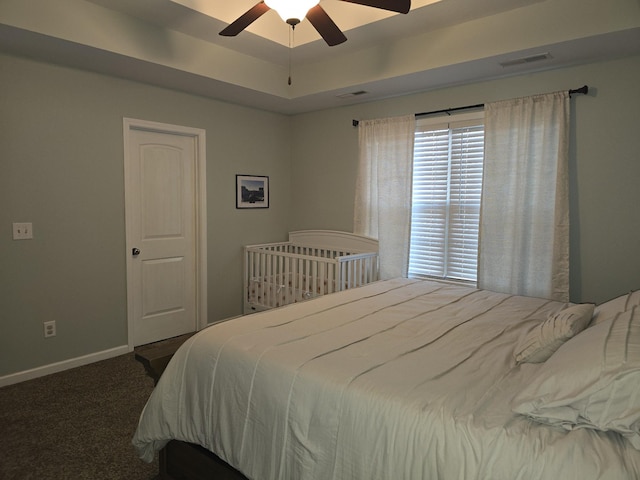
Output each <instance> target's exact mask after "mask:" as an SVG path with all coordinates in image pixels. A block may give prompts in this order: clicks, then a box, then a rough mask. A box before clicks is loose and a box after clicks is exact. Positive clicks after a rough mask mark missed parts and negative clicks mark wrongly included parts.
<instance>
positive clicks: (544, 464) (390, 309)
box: [133, 279, 640, 480]
mask: <svg viewBox="0 0 640 480" xmlns="http://www.w3.org/2000/svg"><path fill="white" fill-rule="evenodd" d="M566 306H567V305H566V304H563V303H560V302H553V301H549V300H544V299H537V298H529V297H518V296H512V295H506V294H499V293H493V292H488V291H483V290H477V289H474V288H468V287H461V286H455V285H450V284H444V283H439V282H431V281H416V280H408V279H394V280H388V281H382V282H376V283H373V284H370V285H367V286H364V287H360V288H357V289H352V290H347V291H344V292H339V293H335V294H331V295H327V296H324V297H320V298H317V299H314V300H311V301H309V302H303V303H298V304H294V305H289V306H286V307H283V308H279V309H274V310H270V311H266V312H261V313H257V314H253V315H249V316H245V317H240V318H237V319H233V320H229V321H226V322H221V323H218V324H215V325H212V326H210V327H208V328H206V329H204V330H203V331H201V332H200V333H198V334H197V335H195V336H193V337H191V338H190V339H189V340H188V341H187V342H186V343H185V344H184V345H183V346H182V347H181V348H180V349H179V350H178V352H176V354H175V355H174V357H173V359H172V361H171V362H170V364H169V366H168V367H167V369H166V370H165V372H164V374H163V376H162V378H161V379H160V382H159V383H158V385H157V387H156V388H155V390H154V392H153V394H152V395H151V397H150V399H149V401H148V403H147V405H146V407H145V409H144V411H143V413H142V415H141V418H140V423H139V426H138V429H137V431H136V433H135V436H134V439H133V443H134V445H135V446H136V448H137V449H138V451H139V453H140V456H141V457H142V458H143V459H145V460H147V461H151V460H152V459H153V456H154V452H155V451H157V450H159V449H161V448H162V447H163V446H164V445H165V444H166V443H167V442H168V441H169V440H171V439H177V440H183V441H187V442H191V443H196V444H199V445H202V446H203V447H205V448H207V449H209V450H211V451H212V452H214V453H216V454H217V455H218V456H219V457H220V458H222V459H223V460H225V461H226V462H228V463H229V464H230V465H232V466H233V467H235V468H237V469H238V470H240V471H241V472H242V473H243V474H244V475H246V476H247V477H248V478H250V479H255V480H268V479H291V480H302V479H313V480H321V479H336V480H337V479H343V480H347V479H350V480H356V479H357V480H373V479H381V480H382V479H430V480H435V479H447V480H449V479H460V480H463V479H465V480H466V479H473V478H477V479H491V480H498V479H505V480H517V479H522V480H535V479H580V480H583V479H596V478H597V479H611V480H620V479H637V478H640V451H638V450H636V449H634V448H633V447H632V446H631V444H630V443H629V442H628V441H627V440H626V439H624V438H622V437H621V436H620V435H618V434H616V433H613V432H602V431H596V430H591V429H577V430H572V431H567V430H564V429H561V428H554V427H550V426H546V425H542V424H538V423H536V422H534V421H532V420H530V419H528V418H526V417H524V416H522V415H518V414H515V413H513V412H512V410H511V402H512V400H513V398H514V397H515V396H516V395H517V393H518V392H519V391H520V390H521V389H522V388H523V387H524V386H525V385H526V384H527V381H528V379H529V378H531V376H532V375H533V374H534V373H535V372H536V369H537V368H539V365H537V364H521V365H516V362H515V360H514V349H515V348H516V345H517V344H518V341H519V340H520V339H521V338H522V337H523V336H524V335H526V333H527V332H528V331H529V330H530V329H531V328H533V327H534V326H536V325H537V324H539V323H540V322H541V321H543V320H544V319H546V318H547V316H548V315H549V314H552V313H555V312H558V311H560V310H561V309H563V308H565V307H566Z"/></svg>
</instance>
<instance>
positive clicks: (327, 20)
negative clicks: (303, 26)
mask: <svg viewBox="0 0 640 480" xmlns="http://www.w3.org/2000/svg"><path fill="white" fill-rule="evenodd" d="M306 18H307V20H309V22H311V25H313V27H314V28H315V29H316V30H317V31H318V33H319V34H320V36H321V37H322V38H323V39H324V41H325V42H327V45H329V46H330V47H333V46H334V45H338V44H340V43H342V42H345V41H346V40H347V37H345V36H344V33H342V32H341V31H340V29H339V28H338V26H337V25H336V24H335V23H334V22H333V20H331V17H329V15H327V12H325V11H324V9H323V8H322V7H321V6H320V5H316V6H315V7H313V8H312V9H311V10H309V11H308V12H307V17H306Z"/></svg>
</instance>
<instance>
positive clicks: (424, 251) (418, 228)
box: [409, 113, 484, 283]
mask: <svg viewBox="0 0 640 480" xmlns="http://www.w3.org/2000/svg"><path fill="white" fill-rule="evenodd" d="M470 117H471V118H470ZM483 153H484V125H483V117H482V113H480V114H478V113H476V114H471V115H469V114H467V115H465V116H464V119H460V120H458V121H454V122H448V123H446V124H442V123H440V124H434V123H433V121H431V122H430V124H429V122H419V123H418V125H417V128H416V135H415V145H414V163H413V196H412V215H411V247H410V255H409V277H418V278H420V277H437V278H443V279H452V280H464V281H470V282H474V283H475V282H476V279H477V259H478V230H479V222H480V197H481V193H482V163H483V156H484V155H483Z"/></svg>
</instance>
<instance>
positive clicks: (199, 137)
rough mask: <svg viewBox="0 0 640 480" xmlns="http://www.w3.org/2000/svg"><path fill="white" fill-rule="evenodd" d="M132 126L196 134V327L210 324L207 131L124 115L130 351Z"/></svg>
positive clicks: (130, 334)
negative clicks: (208, 295) (130, 172)
mask: <svg viewBox="0 0 640 480" xmlns="http://www.w3.org/2000/svg"><path fill="white" fill-rule="evenodd" d="M132 130H142V131H147V132H156V133H165V134H168V135H182V136H187V137H192V138H194V140H195V142H196V145H195V155H196V161H195V166H194V168H195V185H194V186H195V192H194V199H195V202H194V203H195V219H194V220H195V252H194V255H195V269H196V272H195V273H196V279H195V281H196V288H195V291H196V305H195V307H196V308H195V314H196V329H197V330H201V329H203V328H204V327H206V326H207V322H208V317H207V308H208V305H207V172H206V165H207V155H206V134H205V130H203V129H200V128H192V127H184V126H180V125H171V124H167V123H159V122H152V121H148V120H139V119H135V118H127V117H124V118H123V138H124V191H125V195H124V197H125V239H126V247H125V257H126V262H127V278H126V284H127V344H128V347H129V351H130V352H132V351H133V348H134V345H133V343H134V340H133V331H134V330H133V329H134V320H135V319H134V318H133V301H132V298H133V296H134V288H133V285H132V282H131V281H130V279H131V278H132V271H133V259H132V257H131V255H130V254H129V252H130V249H131V248H132V243H131V239H130V238H129V235H130V232H131V231H132V230H131V225H132V222H133V219H132V218H131V217H132V214H131V212H130V211H129V208H130V207H129V204H130V202H129V199H127V192H128V191H129V188H130V187H131V184H130V182H131V179H130V178H129V163H130V161H131V159H130V156H129V144H130V133H131V131H132Z"/></svg>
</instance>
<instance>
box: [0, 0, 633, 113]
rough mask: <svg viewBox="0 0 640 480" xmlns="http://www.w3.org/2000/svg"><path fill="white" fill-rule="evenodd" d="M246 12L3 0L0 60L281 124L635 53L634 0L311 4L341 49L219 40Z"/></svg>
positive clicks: (209, 0)
mask: <svg viewBox="0 0 640 480" xmlns="http://www.w3.org/2000/svg"><path fill="white" fill-rule="evenodd" d="M255 3H256V0H236V1H234V2H224V1H213V0H56V2H50V0H2V2H0V50H4V51H6V52H9V53H16V54H20V55H28V56H32V57H36V58H40V59H45V60H47V61H53V62H56V63H61V64H65V65H71V66H74V67H78V68H85V69H89V70H93V71H98V72H101V73H108V74H112V75H116V76H121V77H126V78H131V79H135V80H139V81H143V82H147V83H152V84H155V85H160V86H164V87H169V88H174V89H178V90H183V91H188V92H192V93H195V94H199V95H204V96H208V97H212V98H219V99H223V100H227V101H230V102H234V103H239V104H246V105H250V106H253V107H257V108H262V109H266V110H271V111H276V112H281V113H286V114H294V113H299V112H305V111H311V110H317V109H322V108H327V107H333V106H339V105H349V104H353V103H357V102H365V101H371V100H375V99H381V98H386V97H390V96H395V95H401V94H405V93H412V92H418V91H425V90H430V89H434V88H440V87H442V86H446V85H452V84H461V83H468V82H474V81H479V80H483V79H490V78H497V77H501V76H506V75H514V74H519V73H525V72H530V71H536V70H541V69H549V68H558V67H562V66H565V65H570V64H578V63H585V62H590V61H596V60H601V59H604V58H615V57H620V56H625V55H632V54H638V53H640V4H639V2H638V0H607V1H606V2H604V1H602V0H592V1H585V0H441V1H438V0H414V1H413V2H412V9H411V11H410V12H409V14H407V15H402V14H392V13H390V12H386V11H382V10H379V9H374V8H370V7H366V6H362V5H357V4H351V3H347V2H343V1H339V0H322V2H321V5H322V7H323V8H324V9H325V10H326V11H327V13H328V14H329V15H330V16H331V18H332V19H333V20H334V22H335V23H336V24H337V25H338V26H339V27H340V28H341V29H342V30H343V32H344V33H345V35H346V36H347V38H348V40H347V42H345V43H343V44H341V45H338V46H335V47H329V46H327V45H326V44H325V43H324V41H323V40H322V39H321V38H320V37H319V35H318V34H317V32H315V30H314V29H313V27H312V26H311V25H310V24H309V22H306V21H305V22H302V23H301V24H300V25H298V26H297V27H296V29H295V34H294V36H293V42H294V43H293V48H290V47H289V42H290V30H289V27H288V26H287V25H286V24H285V23H284V22H283V21H282V20H281V19H280V17H279V16H278V15H277V14H276V12H273V11H270V12H267V13H266V14H265V15H263V16H262V17H261V18H259V19H258V20H257V21H256V22H254V23H253V24H252V25H251V26H250V27H249V28H248V29H247V30H245V31H244V32H242V33H241V34H240V35H238V36H237V37H222V36H220V35H218V32H219V31H220V30H222V29H223V28H224V27H225V26H227V25H228V24H229V23H230V22H232V21H233V20H235V19H236V18H237V17H239V16H240V15H241V14H243V13H244V12H245V11H247V10H248V9H249V8H251V7H252V6H253V5H254V4H255ZM34 7H36V8H34ZM605 19H606V21H605ZM540 53H548V54H549V55H548V58H547V59H546V60H543V61H540V62H522V63H521V64H519V65H515V66H511V67H504V66H502V65H501V62H504V61H509V60H514V59H524V58H526V57H529V56H531V55H537V54H540ZM289 66H291V67H290V68H291V71H292V77H293V84H292V85H291V86H289V85H287V76H288V74H289ZM575 86H578V85H573V86H572V87H575ZM357 91H365V92H367V93H366V94H363V95H358V96H350V95H349V93H352V92H357Z"/></svg>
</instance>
